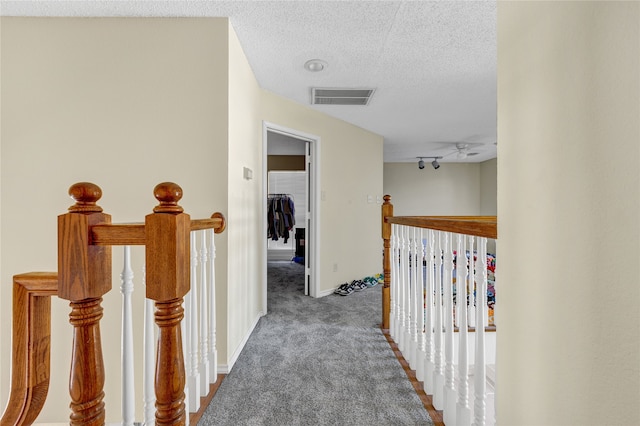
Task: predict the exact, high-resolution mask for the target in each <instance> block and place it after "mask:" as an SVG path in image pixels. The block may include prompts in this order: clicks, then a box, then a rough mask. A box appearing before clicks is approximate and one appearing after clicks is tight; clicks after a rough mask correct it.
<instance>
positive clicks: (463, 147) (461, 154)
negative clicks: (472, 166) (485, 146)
mask: <svg viewBox="0 0 640 426" xmlns="http://www.w3.org/2000/svg"><path fill="white" fill-rule="evenodd" d="M455 145H456V150H455V151H453V152H452V153H450V154H448V155H452V154H456V158H457V159H458V160H464V159H465V158H467V157H472V156H474V155H478V154H480V153H479V152H474V151H472V150H471V148H472V147H473V146H478V145H481V144H472V143H465V142H457V143H456V144H455Z"/></svg>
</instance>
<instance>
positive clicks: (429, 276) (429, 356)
mask: <svg viewBox="0 0 640 426" xmlns="http://www.w3.org/2000/svg"><path fill="white" fill-rule="evenodd" d="M435 270H436V263H435V232H434V231H433V230H432V229H428V230H427V270H426V271H425V280H426V286H425V287H426V301H425V304H424V309H425V314H424V317H425V323H426V324H425V331H426V335H425V355H426V360H425V367H424V389H425V392H426V393H427V394H429V395H433V393H434V381H433V378H434V372H435V368H436V365H435V342H434V330H435V324H434V309H435V306H436V305H435V291H436V290H435Z"/></svg>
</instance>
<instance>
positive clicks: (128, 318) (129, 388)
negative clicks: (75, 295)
mask: <svg viewBox="0 0 640 426" xmlns="http://www.w3.org/2000/svg"><path fill="white" fill-rule="evenodd" d="M123 251H124V262H123V263H124V266H123V268H122V273H121V274H120V279H121V282H122V284H121V286H120V293H122V332H121V334H120V339H121V345H120V348H121V352H120V356H121V364H122V424H123V425H125V426H133V423H134V420H135V415H136V404H135V386H134V374H133V356H134V351H133V313H132V312H133V308H132V305H131V294H132V293H133V270H132V269H131V247H129V246H124V250H123Z"/></svg>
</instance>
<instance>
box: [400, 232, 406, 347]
mask: <svg viewBox="0 0 640 426" xmlns="http://www.w3.org/2000/svg"><path fill="white" fill-rule="evenodd" d="M405 229H406V227H405V226H401V227H400V286H399V290H400V335H399V336H398V337H399V339H398V349H400V352H402V353H403V355H404V354H405V352H406V346H405V342H406V341H407V328H406V327H407V318H408V313H407V309H406V308H407V288H406V285H407V268H406V267H405V265H406V264H407V256H408V254H407V244H406V240H405Z"/></svg>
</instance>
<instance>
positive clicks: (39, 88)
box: [0, 18, 228, 422]
mask: <svg viewBox="0 0 640 426" xmlns="http://www.w3.org/2000/svg"><path fill="white" fill-rule="evenodd" d="M1 31H2V33H1V35H2V41H1V43H2V45H1V53H2V61H1V62H2V63H1V67H2V68H1V71H2V93H1V103H2V130H1V137H2V140H1V143H2V145H1V149H2V158H1V171H2V176H1V184H2V187H1V190H2V192H1V198H2V212H1V214H2V223H1V232H2V243H1V245H2V253H3V256H2V260H1V270H2V277H1V282H2V286H1V289H0V304H1V305H2V321H1V322H2V325H1V326H0V327H1V329H0V331H1V335H2V338H1V339H0V340H1V342H2V348H1V352H2V362H3V364H2V368H1V370H0V373H1V374H0V384H1V386H2V389H3V390H2V401H1V402H0V403H1V404H2V407H4V402H5V400H6V398H7V397H8V393H7V390H8V385H9V383H10V378H9V365H8V362H9V354H10V342H9V336H10V329H9V324H10V320H9V319H10V314H11V308H10V306H11V285H10V282H11V276H12V275H13V274H16V273H21V272H26V271H34V270H56V268H57V264H56V258H57V253H56V250H57V245H56V216H57V215H58V214H61V213H64V212H65V211H66V209H67V207H69V205H71V204H72V202H71V201H70V199H69V197H68V196H67V189H68V187H69V186H70V185H71V184H72V183H74V182H77V181H92V182H95V183H97V184H99V185H100V186H101V187H102V189H103V194H104V195H103V198H102V200H101V201H100V202H99V204H100V205H101V206H102V207H103V208H104V209H105V212H107V213H110V214H112V215H113V220H114V222H127V221H142V220H144V216H145V214H148V213H150V212H151V211H152V209H153V207H154V206H155V205H156V204H157V202H156V200H155V199H154V198H153V195H152V191H153V187H154V186H155V185H156V184H157V183H159V182H162V181H175V182H177V183H179V184H180V185H181V186H182V188H183V190H184V198H183V199H182V201H181V203H180V204H181V205H182V206H183V207H184V208H185V211H186V212H188V213H190V214H191V215H192V216H193V217H209V216H210V215H211V213H212V211H214V210H221V211H223V212H224V213H225V214H226V213H227V208H226V205H227V158H226V157H227V153H226V147H225V146H226V144H224V143H222V144H220V141H226V140H227V130H226V129H227V122H228V118H227V115H228V114H227V94H228V91H227V84H226V80H227V78H226V76H227V63H226V60H225V59H224V56H222V58H221V57H219V56H218V55H215V54H214V52H215V51H216V50H218V51H223V52H224V51H226V46H227V43H226V40H227V24H226V20H216V19H180V20H178V19H148V20H147V19H64V18H54V19H37V18H36V19H34V18H2V28H1ZM225 251H226V250H220V251H219V253H218V256H219V257H222V258H223V259H224V258H225ZM113 252H114V263H115V264H116V266H115V269H116V270H115V272H114V280H116V284H115V286H114V290H113V291H112V292H110V293H109V295H108V296H107V297H105V302H104V304H103V305H104V307H105V316H104V319H103V321H102V332H103V344H104V345H105V347H116V348H117V347H119V346H120V343H119V327H120V325H119V324H120V318H119V314H118V312H119V311H120V308H119V305H120V295H119V291H118V288H117V286H118V283H117V279H118V278H117V277H118V275H119V272H120V271H119V270H118V268H119V266H117V265H118V264H119V262H120V256H121V254H120V253H121V252H122V251H121V249H118V248H115V249H114V250H113ZM138 265H140V263H139V264H138ZM135 273H136V274H137V275H138V277H139V276H140V275H141V273H140V270H139V269H138V270H136V271H135ZM135 294H136V295H137V297H138V298H139V297H140V296H141V295H142V294H143V292H142V291H140V289H138V291H136V293H135ZM68 313H69V307H68V304H67V303H66V302H64V301H61V300H57V299H56V300H54V302H53V331H52V333H53V340H52V362H51V364H52V366H54V368H53V371H52V384H51V389H52V391H51V392H50V393H49V398H48V402H47V404H46V406H45V409H44V411H43V413H42V415H41V417H40V420H41V421H43V422H47V421H63V419H64V418H66V417H67V415H68V408H67V407H68V404H69V397H68V394H67V392H66V389H67V383H68V366H69V362H70V361H69V360H70V355H69V348H70V346H71V341H70V326H69V325H68ZM139 341H140V340H139V339H136V342H139ZM105 364H106V367H107V368H108V371H109V375H108V376H107V383H106V392H107V399H106V402H107V407H108V416H109V419H110V421H116V420H114V419H117V418H118V412H119V405H120V401H119V400H120V397H119V394H120V391H119V384H118V382H119V379H118V378H119V373H118V371H119V365H120V361H119V355H118V351H111V352H107V354H106V359H105ZM137 365H138V366H139V365H140V363H139V362H138V364H137ZM138 390H139V389H138ZM61 413H62V414H61Z"/></svg>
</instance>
